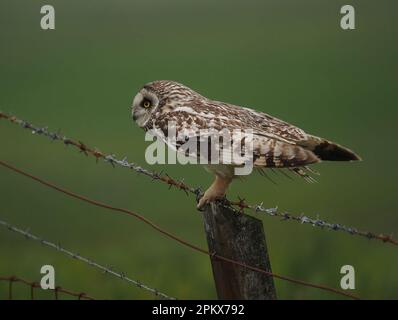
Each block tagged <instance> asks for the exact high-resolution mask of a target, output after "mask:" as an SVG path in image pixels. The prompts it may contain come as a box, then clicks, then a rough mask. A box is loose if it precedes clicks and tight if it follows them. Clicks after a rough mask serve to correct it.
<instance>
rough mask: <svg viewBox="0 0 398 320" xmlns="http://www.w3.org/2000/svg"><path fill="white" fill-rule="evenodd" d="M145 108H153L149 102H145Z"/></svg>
mask: <svg viewBox="0 0 398 320" xmlns="http://www.w3.org/2000/svg"><path fill="white" fill-rule="evenodd" d="M143 106H144V108H149V107H150V106H151V103H150V102H149V101H148V100H145V101H144V103H143Z"/></svg>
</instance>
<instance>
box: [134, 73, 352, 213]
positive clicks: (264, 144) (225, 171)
mask: <svg viewBox="0 0 398 320" xmlns="http://www.w3.org/2000/svg"><path fill="white" fill-rule="evenodd" d="M145 101H149V104H150V107H144V106H143V103H145ZM146 104H148V103H146ZM133 118H134V120H136V122H137V124H138V125H139V126H140V127H142V128H143V129H145V130H150V129H160V130H161V131H162V132H163V134H165V136H166V138H167V132H168V130H167V129H168V125H169V123H170V122H174V123H175V124H176V130H177V134H178V138H177V141H176V143H175V145H173V146H172V147H174V148H176V149H177V150H178V151H182V150H179V148H180V147H181V146H182V145H183V144H184V142H186V140H187V139H188V138H190V137H196V136H199V135H200V138H201V140H203V139H207V138H208V136H211V134H212V130H216V131H221V130H228V131H230V132H232V131H234V130H242V131H248V130H250V131H251V132H252V133H253V150H252V152H253V160H254V166H255V167H256V168H259V169H264V168H289V169H290V170H292V171H293V172H295V173H297V174H299V175H300V176H303V177H305V178H307V180H308V179H309V176H308V174H307V173H306V172H304V171H303V170H302V169H300V167H306V166H307V165H310V164H313V163H317V162H320V161H322V160H331V161H350V160H359V157H358V156H357V155H356V154H355V153H354V152H352V151H351V150H349V149H347V148H344V147H342V146H340V145H338V144H336V143H333V142H330V141H328V140H326V139H323V138H319V137H315V136H313V135H310V134H307V133H305V132H304V131H303V130H302V129H300V128H298V127H296V126H293V125H291V124H289V123H287V122H284V121H282V120H279V119H277V118H275V117H272V116H270V115H268V114H265V113H263V112H258V111H255V110H252V109H249V108H245V107H240V106H236V105H232V104H229V103H225V102H220V101H215V100H211V99H208V98H206V97H204V96H202V95H200V94H199V93H197V92H195V91H193V90H192V89H190V88H188V87H186V86H184V85H182V84H179V83H176V82H173V81H166V80H162V81H154V82H151V83H148V84H147V85H145V86H144V87H143V88H142V89H141V91H140V92H139V93H138V94H137V95H136V97H135V98H134V102H133ZM206 130H207V132H208V133H207V134H206ZM199 131H200V133H199ZM203 132H205V134H204V133H203ZM166 142H167V141H166ZM186 152H187V151H186V150H184V153H186ZM199 152H200V150H198V153H199ZM186 155H188V156H191V157H197V158H199V157H200V156H201V155H200V154H196V153H195V154H194V153H192V152H191V151H189V152H188V153H187V154H186ZM241 165H242V162H233V163H228V164H223V163H221V164H219V165H207V169H208V170H210V171H211V172H213V173H214V174H215V175H216V177H217V179H216V181H215V183H214V184H213V185H212V186H211V187H210V189H209V190H208V191H207V192H206V193H205V196H204V198H202V200H201V202H200V203H199V206H203V205H204V204H205V203H207V202H209V201H212V200H214V199H216V198H219V197H222V196H224V194H225V190H226V189H227V187H228V184H229V183H230V181H231V180H232V179H233V177H234V171H233V168H234V167H237V166H241Z"/></svg>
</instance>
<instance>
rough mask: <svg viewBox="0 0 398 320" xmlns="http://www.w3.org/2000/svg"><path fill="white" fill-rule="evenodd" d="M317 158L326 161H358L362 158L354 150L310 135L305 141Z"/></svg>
mask: <svg viewBox="0 0 398 320" xmlns="http://www.w3.org/2000/svg"><path fill="white" fill-rule="evenodd" d="M305 146H306V147H307V148H309V149H310V150H311V151H312V152H313V153H314V154H315V155H316V156H317V157H318V158H320V159H321V160H327V161H358V160H362V159H361V157H360V156H358V155H357V154H356V153H355V152H353V151H351V150H350V149H348V148H346V147H343V146H340V145H338V144H337V143H334V142H331V141H328V140H325V139H322V138H318V137H315V136H311V137H310V139H309V140H308V141H307V142H306V143H305Z"/></svg>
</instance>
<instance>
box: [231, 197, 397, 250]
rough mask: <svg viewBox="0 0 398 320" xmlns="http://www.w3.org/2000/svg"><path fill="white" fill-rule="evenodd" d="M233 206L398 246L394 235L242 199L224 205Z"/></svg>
mask: <svg viewBox="0 0 398 320" xmlns="http://www.w3.org/2000/svg"><path fill="white" fill-rule="evenodd" d="M231 205H234V206H237V207H238V208H240V210H243V209H250V210H252V211H254V212H255V213H263V214H266V215H268V216H271V217H279V218H281V220H286V221H287V220H290V221H295V222H299V223H301V224H310V225H312V226H314V227H319V228H321V229H328V230H332V231H343V232H345V233H348V234H350V235H356V236H361V237H364V238H367V239H369V240H371V239H377V240H381V241H382V242H386V243H391V244H393V245H398V240H395V239H394V238H393V236H392V235H386V234H383V233H380V234H376V233H374V232H369V231H361V230H358V229H357V228H353V227H348V226H345V225H343V224H340V223H331V222H327V221H325V220H322V219H320V218H311V217H309V216H306V215H304V214H302V215H299V216H298V215H293V214H291V213H289V212H287V211H280V210H279V209H278V207H275V208H265V207H264V206H263V204H262V203H260V204H256V205H250V204H248V203H246V202H245V200H244V199H240V200H239V201H236V202H231V201H227V202H225V203H224V206H227V207H230V206H231ZM238 212H239V210H238Z"/></svg>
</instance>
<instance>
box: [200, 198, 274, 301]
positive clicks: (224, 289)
mask: <svg viewBox="0 0 398 320" xmlns="http://www.w3.org/2000/svg"><path fill="white" fill-rule="evenodd" d="M203 219H204V225H205V231H206V236H207V243H208V246H209V251H210V252H212V253H213V252H214V253H217V254H218V255H220V256H223V257H226V258H230V259H233V260H236V261H239V262H242V263H245V264H247V265H251V266H254V267H258V268H261V269H263V270H266V271H268V272H272V271H271V263H270V261H269V257H268V252H267V245H266V241H265V234H264V228H263V223H262V221H261V220H259V219H256V218H253V217H251V216H248V215H246V214H243V213H239V214H237V213H236V212H234V211H233V210H231V209H228V208H225V207H224V206H223V205H221V204H217V203H211V204H209V205H207V206H206V207H205V210H204V212H203ZM210 259H211V265H212V269H213V276H214V281H215V285H216V290H217V296H218V298H219V299H247V300H274V299H276V291H275V285H274V280H273V278H272V277H270V276H267V275H266V274H263V273H259V272H256V271H252V270H248V269H245V268H243V267H241V266H237V265H234V264H231V263H228V262H225V261H221V260H219V259H217V257H214V256H211V258H210Z"/></svg>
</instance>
